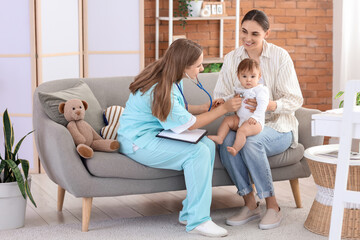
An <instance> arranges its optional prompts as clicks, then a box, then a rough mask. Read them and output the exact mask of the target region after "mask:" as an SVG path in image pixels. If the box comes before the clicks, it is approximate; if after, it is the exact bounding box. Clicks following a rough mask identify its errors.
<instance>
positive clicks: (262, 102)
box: [234, 84, 270, 129]
mask: <svg viewBox="0 0 360 240" xmlns="http://www.w3.org/2000/svg"><path fill="white" fill-rule="evenodd" d="M234 90H235V93H236V94H240V96H242V97H243V103H242V104H241V107H240V109H239V110H238V111H237V112H236V114H237V115H238V116H239V118H240V121H239V126H238V127H240V126H241V125H242V124H243V123H244V122H245V121H247V120H248V119H249V118H251V117H252V118H254V119H255V120H256V121H258V122H259V123H260V124H261V127H262V129H263V128H264V125H265V112H266V109H267V106H268V104H269V98H270V97H269V90H268V88H267V87H266V86H264V85H263V84H258V85H257V86H256V87H253V88H239V87H235V88H234ZM252 98H256V102H257V106H256V110H255V111H254V112H253V113H252V112H250V110H249V109H247V108H245V107H246V106H250V105H248V104H246V103H244V100H246V99H252Z"/></svg>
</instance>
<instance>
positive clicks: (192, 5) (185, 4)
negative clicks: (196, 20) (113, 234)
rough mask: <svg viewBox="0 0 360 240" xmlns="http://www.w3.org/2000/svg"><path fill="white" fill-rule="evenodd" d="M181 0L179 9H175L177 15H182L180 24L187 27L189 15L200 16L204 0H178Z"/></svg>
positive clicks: (179, 0)
mask: <svg viewBox="0 0 360 240" xmlns="http://www.w3.org/2000/svg"><path fill="white" fill-rule="evenodd" d="M178 2H179V9H178V11H174V16H175V17H180V18H181V19H180V26H182V27H183V28H184V29H185V26H186V24H187V22H186V19H187V17H188V16H190V17H199V16H200V10H201V6H202V2H203V1H199V0H193V1H190V0H178Z"/></svg>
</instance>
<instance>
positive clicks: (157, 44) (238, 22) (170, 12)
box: [155, 0, 240, 63]
mask: <svg viewBox="0 0 360 240" xmlns="http://www.w3.org/2000/svg"><path fill="white" fill-rule="evenodd" d="M223 1H224V0H221V2H223ZM175 2H177V1H175ZM173 12H174V10H173V0H169V16H166V17H163V16H159V0H156V13H155V17H156V22H155V59H159V24H160V21H168V22H169V46H170V44H171V43H172V39H173V21H180V19H181V18H180V17H174V16H173ZM239 19H240V0H236V15H235V16H213V17H187V19H186V21H199V20H219V21H220V31H219V32H220V46H219V58H211V59H210V58H204V63H214V62H222V60H223V39H224V20H235V48H237V47H239V27H240V21H239Z"/></svg>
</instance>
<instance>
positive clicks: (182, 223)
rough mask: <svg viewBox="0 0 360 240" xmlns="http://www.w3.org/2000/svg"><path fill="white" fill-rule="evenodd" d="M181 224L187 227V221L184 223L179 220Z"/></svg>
mask: <svg viewBox="0 0 360 240" xmlns="http://www.w3.org/2000/svg"><path fill="white" fill-rule="evenodd" d="M179 223H180V224H182V225H187V221H186V220H183V221H180V220H179Z"/></svg>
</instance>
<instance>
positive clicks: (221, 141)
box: [207, 135, 224, 144]
mask: <svg viewBox="0 0 360 240" xmlns="http://www.w3.org/2000/svg"><path fill="white" fill-rule="evenodd" d="M207 137H208V138H210V139H211V140H213V141H214V142H215V143H217V144H222V143H223V141H224V140H223V139H221V137H219V136H217V135H209V136H207Z"/></svg>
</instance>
